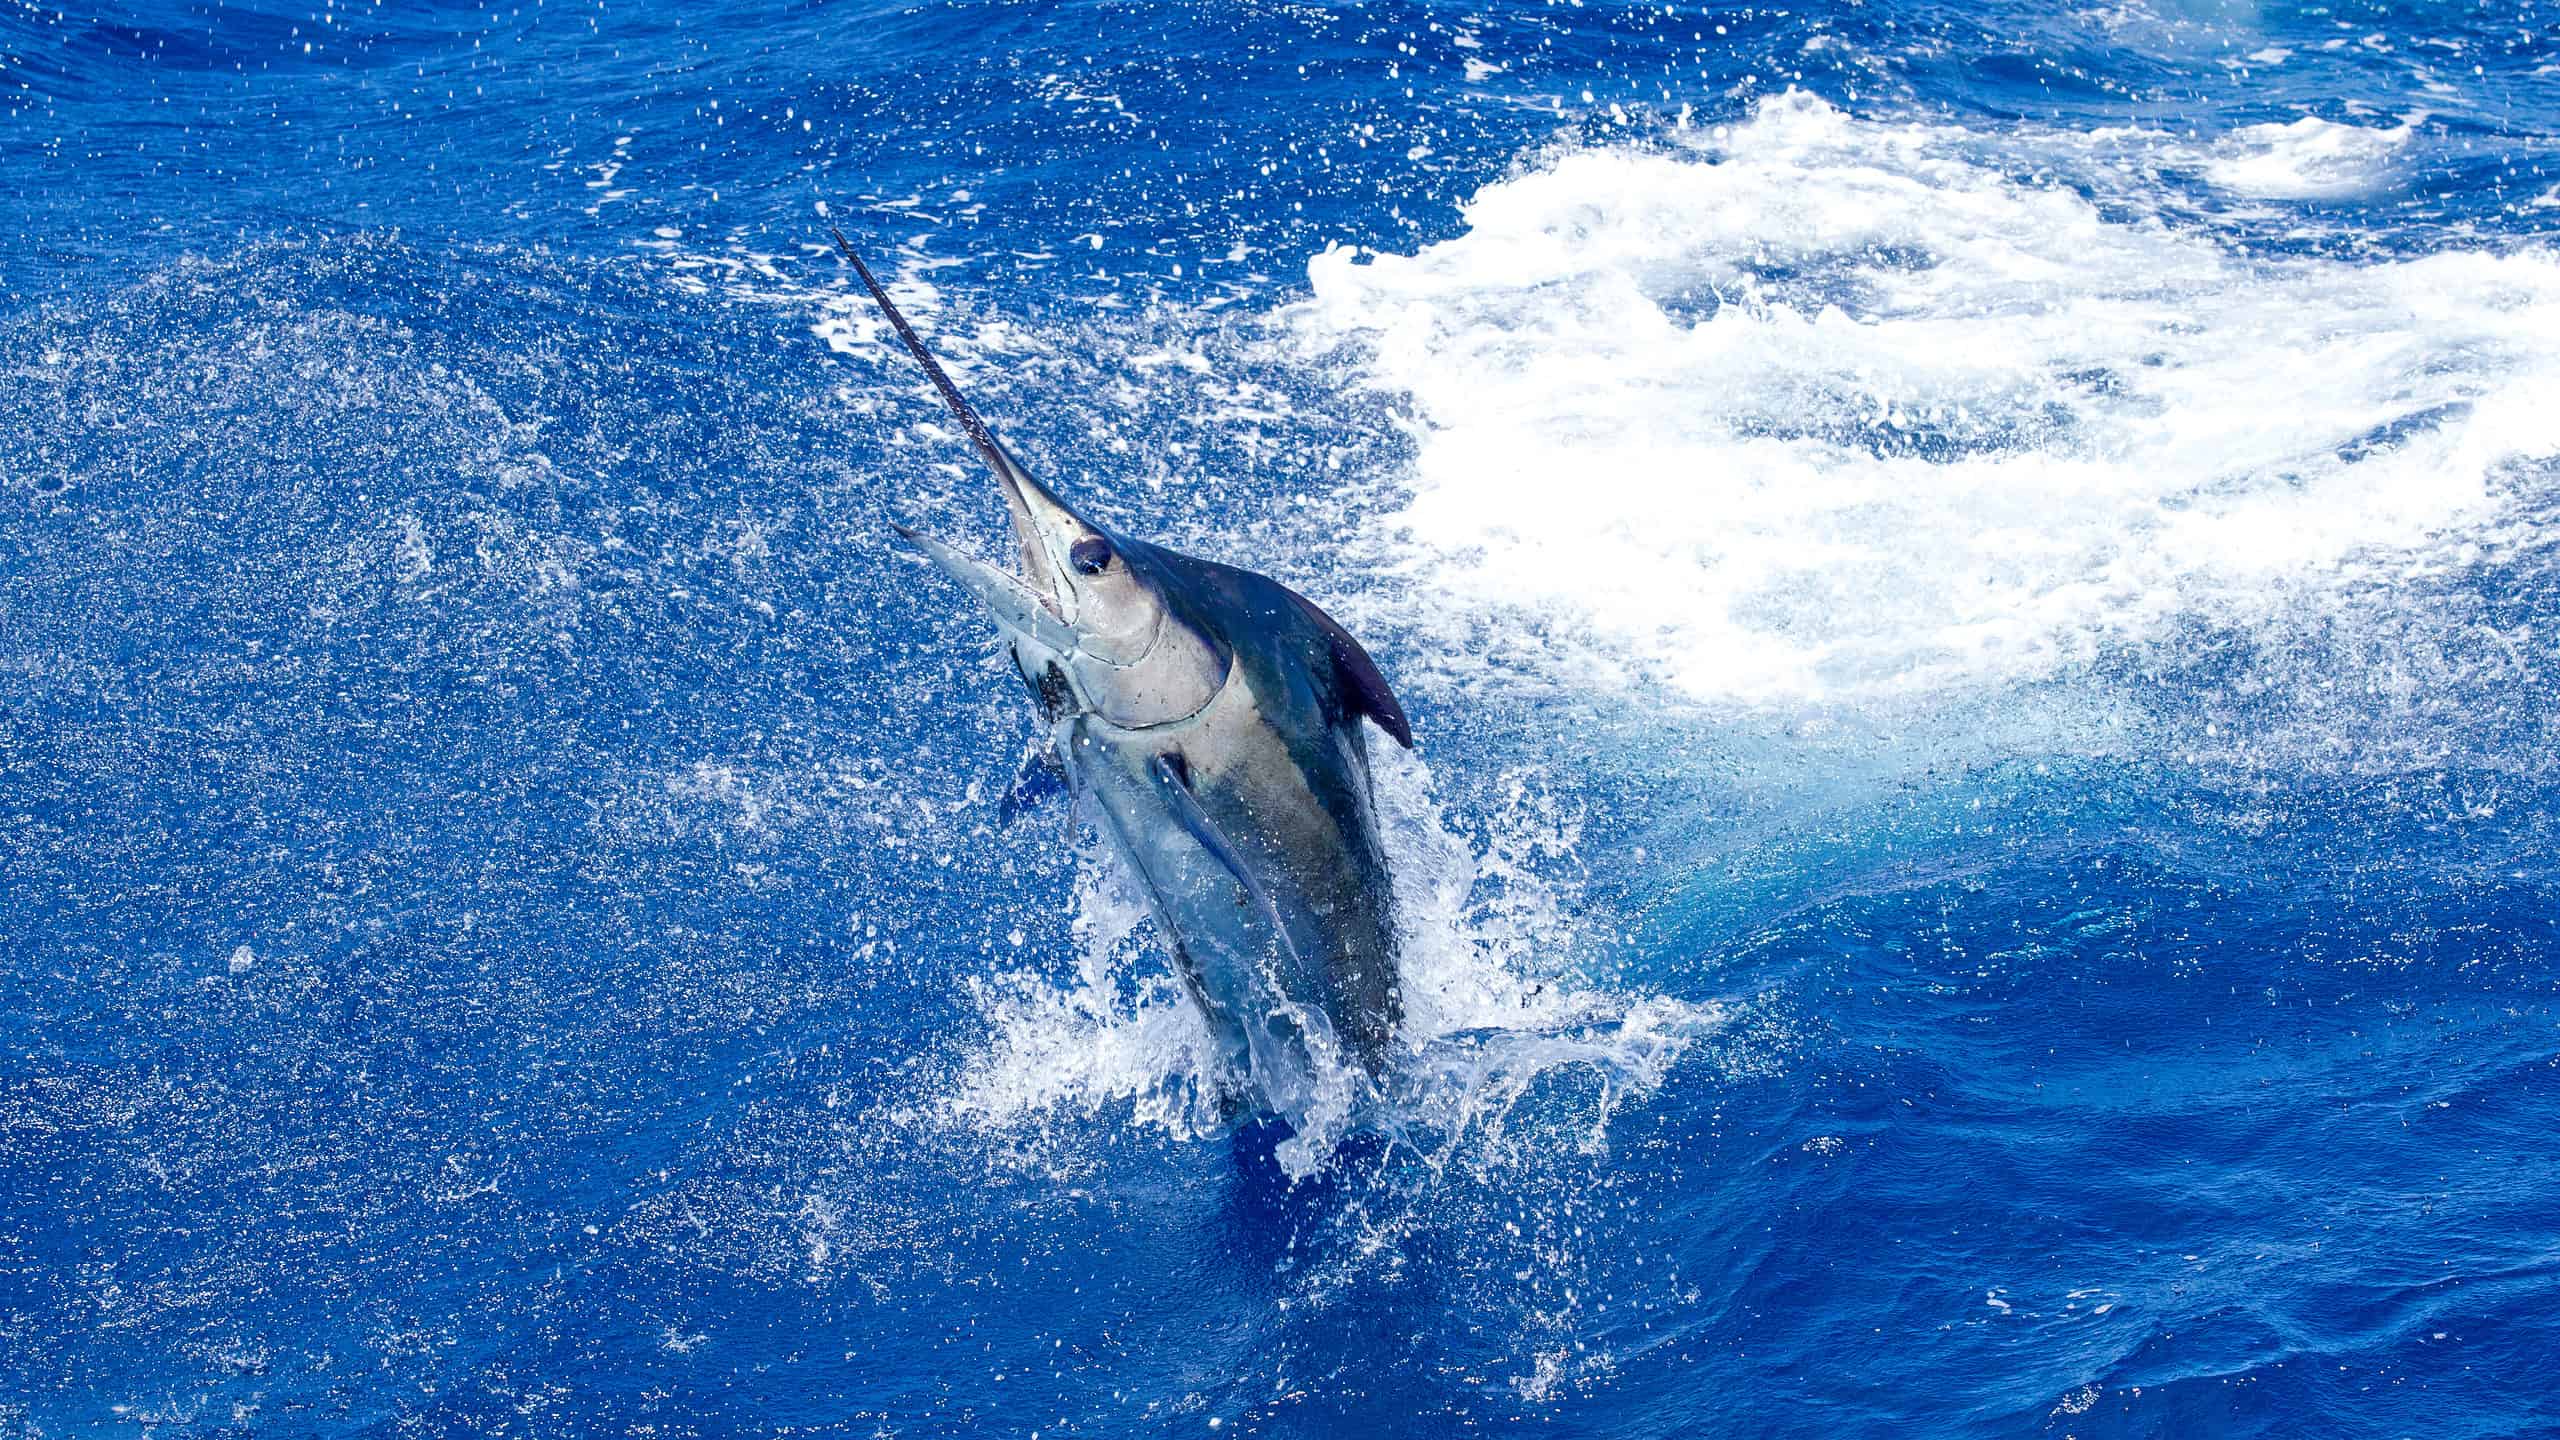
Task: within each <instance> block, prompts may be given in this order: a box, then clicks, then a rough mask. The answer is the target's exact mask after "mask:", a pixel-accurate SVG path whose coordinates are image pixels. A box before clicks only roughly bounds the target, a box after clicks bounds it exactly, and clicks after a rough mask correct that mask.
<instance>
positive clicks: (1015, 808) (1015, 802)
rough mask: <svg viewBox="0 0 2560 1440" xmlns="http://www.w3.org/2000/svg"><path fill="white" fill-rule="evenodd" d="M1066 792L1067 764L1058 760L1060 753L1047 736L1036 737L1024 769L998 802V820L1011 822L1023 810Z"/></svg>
mask: <svg viewBox="0 0 2560 1440" xmlns="http://www.w3.org/2000/svg"><path fill="white" fill-rule="evenodd" d="M1066 792H1067V767H1065V766H1064V765H1061V764H1059V763H1058V752H1057V751H1055V750H1053V749H1051V748H1049V742H1048V739H1047V737H1045V736H1034V737H1032V741H1031V748H1030V749H1029V751H1027V752H1026V753H1025V754H1024V755H1023V757H1022V768H1021V770H1019V771H1017V772H1016V773H1015V774H1014V777H1013V783H1012V784H1011V785H1009V786H1007V787H1006V788H1005V792H1004V798H1003V799H1002V800H999V801H997V802H996V823H997V824H998V825H1010V824H1012V823H1013V822H1014V821H1015V820H1016V819H1018V818H1020V817H1021V816H1022V815H1023V813H1024V812H1026V811H1029V810H1032V809H1036V808H1037V807H1039V806H1040V805H1041V804H1043V803H1044V802H1046V801H1047V800H1049V799H1050V797H1052V796H1056V795H1063V794H1065V793H1066Z"/></svg>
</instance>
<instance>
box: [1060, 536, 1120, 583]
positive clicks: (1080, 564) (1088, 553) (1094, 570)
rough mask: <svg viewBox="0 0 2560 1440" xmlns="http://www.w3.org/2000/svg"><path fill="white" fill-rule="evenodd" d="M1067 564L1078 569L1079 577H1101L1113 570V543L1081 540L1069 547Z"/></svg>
mask: <svg viewBox="0 0 2560 1440" xmlns="http://www.w3.org/2000/svg"><path fill="white" fill-rule="evenodd" d="M1067 563H1068V564H1070V565H1073V566H1074V567H1076V573H1077V574H1079V575H1099V574H1101V573H1102V572H1103V571H1105V570H1108V569H1110V568H1111V542H1110V541H1108V540H1079V541H1077V542H1076V543H1075V544H1074V545H1072V546H1070V547H1068V550H1067Z"/></svg>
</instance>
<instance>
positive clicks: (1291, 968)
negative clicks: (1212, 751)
mask: <svg viewBox="0 0 2560 1440" xmlns="http://www.w3.org/2000/svg"><path fill="white" fill-rule="evenodd" d="M1148 769H1149V771H1150V773H1152V774H1153V775H1154V776H1155V781H1156V790H1157V791H1158V793H1160V794H1161V795H1162V796H1163V797H1164V804H1165V809H1166V810H1167V811H1169V812H1171V814H1172V815H1173V818H1174V819H1175V820H1176V821H1178V822H1179V823H1180V824H1181V826H1182V828H1183V830H1184V831H1185V832H1186V833H1188V834H1189V835H1190V836H1191V838H1192V839H1194V840H1197V841H1199V842H1200V848H1201V849H1203V850H1206V851H1208V852H1209V856H1210V858H1211V859H1213V860H1216V861H1217V862H1218V864H1219V865H1220V866H1221V867H1222V868H1224V869H1225V870H1226V872H1227V873H1228V874H1229V875H1232V876H1234V877H1235V882H1236V884H1237V885H1239V886H1241V887H1243V889H1244V893H1245V898H1246V899H1247V900H1249V901H1251V902H1252V904H1253V907H1254V909H1255V910H1257V911H1258V912H1260V914H1261V916H1262V919H1263V921H1264V923H1266V924H1268V925H1269V926H1270V927H1271V936H1272V943H1273V944H1274V945H1275V946H1276V947H1277V948H1278V951H1279V953H1278V954H1276V955H1274V956H1273V957H1272V958H1273V959H1275V960H1278V961H1280V962H1281V963H1282V964H1283V965H1284V966H1285V967H1286V968H1287V971H1288V973H1290V974H1292V975H1303V974H1306V973H1308V972H1307V969H1306V966H1305V965H1304V964H1303V963H1302V962H1301V961H1300V960H1299V957H1298V947H1297V942H1295V941H1293V940H1291V939H1290V938H1289V927H1288V925H1287V923H1286V922H1284V921H1283V920H1282V919H1281V918H1280V907H1279V905H1277V904H1276V903H1274V902H1273V900H1272V898H1271V892H1270V891H1268V890H1266V889H1264V888H1263V887H1262V882H1261V881H1259V880H1256V879H1255V878H1253V871H1252V870H1251V869H1249V868H1247V867H1246V865H1245V863H1244V858H1243V857H1242V856H1240V855H1238V854H1236V848H1235V847H1234V846H1233V845H1230V844H1228V843H1227V836H1226V832H1225V831H1223V830H1220V829H1219V828H1218V822H1217V821H1215V820H1212V819H1210V818H1209V812H1208V811H1206V810H1203V809H1201V808H1200V798H1199V797H1198V796H1196V795H1194V794H1192V793H1191V767H1190V765H1189V764H1188V763H1187V762H1185V761H1184V760H1183V758H1182V757H1181V756H1180V755H1179V754H1173V755H1158V756H1157V757H1156V758H1155V760H1154V761H1153V763H1151V764H1150V765H1149V766H1148Z"/></svg>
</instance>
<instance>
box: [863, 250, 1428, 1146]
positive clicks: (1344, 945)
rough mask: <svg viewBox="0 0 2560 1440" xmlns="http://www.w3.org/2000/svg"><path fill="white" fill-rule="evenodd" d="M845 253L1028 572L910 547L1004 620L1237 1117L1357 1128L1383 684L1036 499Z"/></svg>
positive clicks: (1385, 1002) (1368, 1001)
mask: <svg viewBox="0 0 2560 1440" xmlns="http://www.w3.org/2000/svg"><path fill="white" fill-rule="evenodd" d="M833 233H834V234H835V240H836V247H837V248H838V249H839V250H840V251H842V252H843V255H844V258H845V259H846V260H848V261H850V262H852V265H853V269H854V273H855V274H857V275H859V276H861V277H862V284H863V287H864V288H865V289H867V290H869V291H870V292H871V298H872V299H873V300H874V301H877V302H878V303H879V306H880V309H881V311H882V312H883V313H884V314H885V315H886V316H887V317H888V320H889V324H890V325H891V327H892V328H894V329H895V330H896V331H897V332H898V338H899V339H900V340H901V341H904V342H905V344H906V347H907V351H908V353H909V354H911V355H913V356H915V358H916V362H917V363H918V364H920V365H922V366H923V367H924V372H925V374H926V375H927V376H928V377H930V378H931V379H932V381H933V386H934V388H935V389H936V390H938V391H940V392H941V394H942V401H943V403H944V404H945V405H948V406H950V407H951V413H952V414H953V415H954V416H956V417H958V419H959V421H960V425H961V428H962V429H964V430H966V431H967V432H968V434H969V439H970V441H971V443H973V444H974V445H975V446H976V447H977V451H978V456H979V458H980V459H982V460H984V461H985V462H986V464H987V468H988V469H989V470H992V471H993V472H995V478H996V484H997V486H998V487H999V488H1000V489H1001V490H1002V491H1003V492H1004V499H1005V508H1006V509H1007V510H1008V511H1009V512H1010V513H1011V515H1012V518H1013V533H1014V538H1015V539H1016V540H1017V541H1019V542H1020V547H1021V562H1022V573H1021V574H1020V575H1019V576H1015V575H1012V574H1008V573H1006V572H1005V571H1002V570H999V569H997V568H996V567H994V566H992V565H988V564H985V563H983V562H981V561H978V560H974V559H971V558H970V557H968V556H966V555H962V554H960V553H959V552H958V551H956V550H953V549H952V548H951V547H950V546H948V545H945V544H943V543H942V542H941V541H939V540H935V539H933V538H932V537H930V536H926V535H921V534H918V533H916V532H915V531H913V530H910V529H908V528H907V527H905V526H903V525H900V526H898V527H896V528H897V530H898V533H899V534H900V535H902V536H904V537H905V538H906V539H907V540H909V541H910V542H912V543H913V544H915V545H916V546H917V547H918V548H919V549H921V550H923V551H924V553H925V554H926V555H927V556H929V557H930V558H931V559H932V561H933V563H934V564H935V565H936V566H938V567H939V568H940V569H941V570H942V571H943V573H945V574H947V575H949V576H950V577H951V578H952V579H954V580H957V581H958V582H960V584H961V585H962V586H964V587H966V588H967V589H968V590H969V592H970V593H971V594H973V595H975V596H977V597H978V599H979V600H980V601H982V602H983V603H984V604H985V605H986V607H987V609H988V610H989V611H991V612H993V614H994V616H995V621H996V628H997V629H998V630H999V631H1000V632H1001V633H1002V635H1003V638H1004V643H1005V645H1006V648H1007V649H1008V650H1010V651H1011V653H1012V657H1013V665H1014V668H1015V669H1016V670H1017V671H1019V672H1020V673H1021V676H1022V681H1023V683H1024V685H1026V686H1028V687H1029V689H1030V691H1031V698H1032V701H1033V703H1034V704H1035V705H1037V706H1038V707H1039V711H1040V716H1041V719H1042V720H1043V721H1044V722H1045V723H1046V724H1047V726H1048V739H1049V748H1050V752H1051V754H1052V755H1053V756H1054V758H1055V762H1056V764H1057V767H1058V768H1059V769H1060V770H1061V771H1063V773H1064V775H1065V778H1066V782H1067V785H1068V788H1069V789H1070V790H1071V791H1072V792H1073V793H1074V794H1075V795H1076V797H1077V799H1078V800H1079V801H1080V802H1082V805H1083V809H1084V812H1085V813H1086V814H1087V815H1088V816H1089V817H1091V818H1092V820H1093V822H1094V824H1095V825H1096V827H1097V828H1098V829H1099V830H1100V831H1101V832H1102V834H1103V836H1104V838H1105V839H1106V840H1107V841H1108V842H1109V844H1110V845H1111V848H1112V849H1113V850H1114V851H1115V852H1116V853H1117V854H1118V856H1119V858H1120V859H1121V861H1122V862H1123V863H1124V864H1125V865H1126V866H1127V868H1128V871H1129V873H1130V874H1131V875H1133V876H1134V877H1136V879H1137V881H1138V884H1139V888H1140V889H1142V890H1143V891H1145V893H1146V896H1147V899H1148V902H1149V905H1150V907H1151V908H1152V910H1153V911H1154V914H1155V920H1156V924H1157V927H1158V929H1159V930H1160V931H1161V932H1162V933H1163V936H1164V940H1165V944H1166V946H1167V948H1168V949H1170V950H1171V951H1172V952H1173V962H1174V968H1175V971H1176V972H1177V973H1178V974H1179V976H1180V977H1181V981H1182V984H1183V988H1184V989H1185V990H1186V991H1187V992H1188V993H1189V995H1190V997H1191V999H1192V1000H1193V1002H1195V1003H1196V1004H1197V1005H1198V1006H1199V1007H1200V1012H1201V1014H1202V1015H1203V1016H1205V1017H1206V1018H1207V1020H1208V1022H1209V1029H1210V1031H1211V1033H1212V1034H1214V1035H1215V1036H1216V1037H1217V1040H1218V1043H1219V1045H1220V1046H1221V1048H1222V1050H1223V1052H1224V1058H1225V1061H1226V1064H1227V1069H1228V1071H1229V1072H1230V1076H1231V1077H1232V1078H1233V1079H1234V1080H1236V1081H1240V1082H1241V1084H1240V1086H1239V1087H1238V1089H1239V1092H1240V1093H1237V1094H1235V1095H1233V1096H1232V1097H1231V1098H1233V1099H1236V1100H1240V1101H1242V1102H1244V1104H1245V1105H1246V1106H1247V1107H1250V1108H1259V1109H1263V1110H1267V1111H1269V1112H1272V1113H1276V1114H1279V1115H1281V1116H1283V1117H1285V1118H1287V1119H1288V1120H1289V1121H1290V1122H1291V1123H1292V1124H1293V1125H1295V1126H1296V1127H1298V1128H1299V1129H1301V1130H1304V1129H1306V1128H1307V1127H1308V1125H1309V1123H1310V1122H1311V1121H1316V1120H1323V1119H1334V1120H1338V1119H1339V1118H1340V1117H1342V1116H1344V1115H1347V1113H1348V1112H1349V1109H1350V1107H1351V1105H1352V1104H1353V1103H1354V1102H1355V1100H1356V1098H1357V1097H1356V1094H1355V1092H1356V1091H1357V1090H1358V1089H1359V1088H1360V1085H1361V1083H1362V1077H1365V1078H1366V1080H1367V1081H1370V1082H1374V1081H1375V1080H1377V1079H1378V1078H1379V1076H1380V1075H1381V1072H1382V1071H1383V1070H1384V1069H1385V1067H1386V1066H1387V1064H1388V1062H1389V1058H1390V1057H1389V1050H1390V1047H1391V1045H1392V1044H1393V1041H1394V1039H1395V1034H1396V1028H1397V1026H1398V1024H1399V1023H1400V1022H1401V1021H1402V1018H1403V999H1402V995H1401V993H1400V990H1399V985H1398V977H1397V971H1396V944H1395V927H1394V920H1393V915H1392V913H1391V904H1390V898H1389V893H1388V884H1387V865H1386V857H1385V855H1384V853H1383V852H1382V851H1381V849H1380V847H1379V843H1378V826H1377V817H1376V813H1375V800H1374V795H1373V792H1372V787H1371V781H1370V774H1369V739H1368V735H1367V732H1366V731H1365V730H1364V729H1363V728H1362V725H1361V721H1362V720H1363V719H1364V718H1365V719H1367V720H1369V721H1371V722H1373V723H1375V724H1376V725H1377V727H1378V728H1379V729H1381V730H1383V731H1385V732H1386V733H1387V734H1388V735H1390V736H1392V737H1394V739H1395V741H1396V743H1397V744H1399V745H1403V746H1405V747H1406V748H1408V749H1410V748H1411V747H1412V745H1413V731H1412V728H1411V727H1410V726H1409V725H1408V724H1407V723H1406V720H1405V715H1404V708H1403V707H1402V706H1401V705H1399V704H1397V703H1396V697H1395V695H1394V693H1393V692H1391V691H1390V690H1389V689H1388V688H1387V681H1386V677H1385V676H1383V675H1381V674H1379V673H1378V667H1377V664H1376V663H1375V662H1373V661H1372V660H1370V658H1369V655H1368V652H1366V651H1364V650H1362V649H1361V648H1360V642H1359V641H1357V640H1354V639H1352V638H1351V635H1350V632H1348V631H1346V630H1344V629H1343V628H1342V627H1341V626H1340V625H1338V624H1336V623H1335V622H1334V620H1333V618H1332V617H1331V616H1329V615H1327V614H1325V613H1324V612H1323V611H1322V610H1319V609H1317V608H1316V606H1315V604H1314V602H1312V601H1310V600H1308V599H1307V598H1306V597H1305V596H1302V595H1300V594H1298V593H1297V592H1295V591H1293V590H1291V589H1289V588H1288V587H1286V586H1284V585H1282V584H1280V583H1279V582H1278V581H1275V580H1272V579H1270V578H1269V577H1267V576H1263V575H1257V574H1255V573H1254V572H1252V571H1250V570H1239V569H1236V568H1234V567H1233V566H1228V565H1219V564H1214V563H1212V562H1210V561H1206V560H1198V559H1194V558H1192V557H1191V556H1188V555H1181V554H1176V553H1175V552H1173V551H1171V550H1166V549H1162V548H1160V547H1158V546H1154V545H1150V544H1147V543H1146V542H1144V541H1141V540H1136V539H1132V538H1130V537H1129V536H1126V535H1120V534H1116V533H1114V532H1113V531H1111V530H1109V529H1107V528H1105V527H1104V526H1102V525H1099V524H1097V523H1095V522H1094V521H1092V520H1090V519H1087V518H1086V517H1085V516H1083V515H1081V514H1079V513H1077V511H1076V510H1075V508H1074V507H1073V506H1070V505H1069V504H1067V502H1066V501H1064V500H1061V499H1060V498H1058V496H1057V494H1056V493H1055V492H1054V491H1052V490H1050V489H1049V488H1048V487H1047V486H1045V485H1043V484H1041V483H1040V482H1039V481H1037V480H1035V479H1033V478H1032V477H1031V476H1030V474H1029V473H1028V472H1026V471H1024V470H1023V468H1022V467H1021V466H1020V465H1017V464H1015V463H1014V461H1013V457H1012V456H1010V455H1008V454H1006V453H1005V449H1004V447H1003V446H1002V445H1000V444H998V443H996V438H995V436H994V434H993V433H992V432H990V431H989V430H988V429H987V426H986V424H985V422H983V421H981V420H980V419H979V418H978V414H977V412H976V411H975V410H973V409H971V408H970V406H969V402H968V401H967V400H965V399H963V398H962V397H961V394H960V391H959V390H958V388H957V387H955V386H954V385H953V384H952V383H951V378H950V377H949V376H948V375H946V374H944V373H943V370H942V366H941V365H940V364H938V363H936V361H935V360H934V358H933V355H932V353H931V352H930V351H928V350H927V349H926V348H925V345H924V342H923V341H922V340H920V339H918V338H917V337H916V332H915V330H914V328H913V327H911V326H910V325H908V323H907V320H906V317H905V316H903V315H901V314H899V313H898V307H897V306H895V305H893V304H891V303H890V301H889V296H888V294H887V292H885V291H884V290H882V289H881V287H880V282H879V281H878V280H877V279H875V278H873V276H872V274H871V269H870V267H869V266H867V265H865V264H863V263H862V257H860V256H859V255H856V254H855V253H854V251H853V247H852V245H851V244H849V243H847V242H846V240H845V238H844V235H843V232H841V231H834V232H833Z"/></svg>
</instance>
